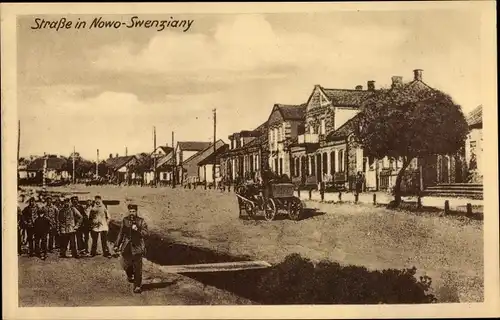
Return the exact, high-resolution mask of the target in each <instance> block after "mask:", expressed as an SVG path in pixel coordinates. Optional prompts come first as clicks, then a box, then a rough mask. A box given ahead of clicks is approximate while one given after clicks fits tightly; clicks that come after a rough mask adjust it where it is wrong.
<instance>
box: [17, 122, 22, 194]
mask: <svg viewBox="0 0 500 320" xmlns="http://www.w3.org/2000/svg"><path fill="white" fill-rule="evenodd" d="M20 149H21V120H18V121H17V185H18V186H19V182H20V181H19V180H20V177H19V150H20Z"/></svg>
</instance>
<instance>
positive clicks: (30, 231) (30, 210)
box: [22, 197, 39, 257]
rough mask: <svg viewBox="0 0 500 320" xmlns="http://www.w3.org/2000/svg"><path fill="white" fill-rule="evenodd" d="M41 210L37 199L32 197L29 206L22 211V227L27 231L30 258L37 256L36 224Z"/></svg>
mask: <svg viewBox="0 0 500 320" xmlns="http://www.w3.org/2000/svg"><path fill="white" fill-rule="evenodd" d="M38 212H39V209H38V207H37V205H36V202H35V198H34V197H31V198H30V199H29V200H28V206H27V207H26V208H24V210H23V211H22V225H23V226H24V228H25V230H26V240H27V242H28V254H29V256H30V257H33V256H34V255H35V231H34V223H35V219H36V217H37V216H38Z"/></svg>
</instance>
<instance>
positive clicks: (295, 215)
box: [288, 201, 302, 221]
mask: <svg viewBox="0 0 500 320" xmlns="http://www.w3.org/2000/svg"><path fill="white" fill-rule="evenodd" d="M301 212H302V202H300V201H290V203H289V204H288V216H289V217H290V219H292V220H294V221H298V220H300V214H301Z"/></svg>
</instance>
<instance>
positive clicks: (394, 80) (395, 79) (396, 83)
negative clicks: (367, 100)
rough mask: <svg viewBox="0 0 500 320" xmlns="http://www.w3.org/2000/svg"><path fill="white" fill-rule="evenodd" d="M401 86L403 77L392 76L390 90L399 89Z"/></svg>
mask: <svg viewBox="0 0 500 320" xmlns="http://www.w3.org/2000/svg"><path fill="white" fill-rule="evenodd" d="M402 85H403V77H400V76H393V77H392V88H396V87H401V86H402Z"/></svg>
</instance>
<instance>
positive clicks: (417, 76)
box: [413, 69, 424, 81]
mask: <svg viewBox="0 0 500 320" xmlns="http://www.w3.org/2000/svg"><path fill="white" fill-rule="evenodd" d="M423 71H424V70H422V69H415V70H413V75H414V80H417V81H422V72H423Z"/></svg>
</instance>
